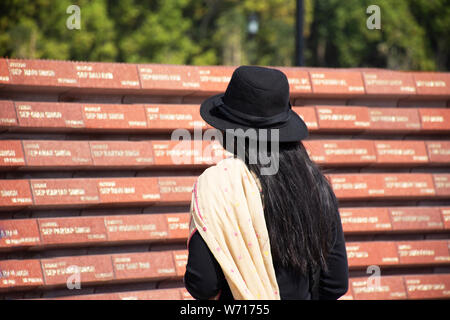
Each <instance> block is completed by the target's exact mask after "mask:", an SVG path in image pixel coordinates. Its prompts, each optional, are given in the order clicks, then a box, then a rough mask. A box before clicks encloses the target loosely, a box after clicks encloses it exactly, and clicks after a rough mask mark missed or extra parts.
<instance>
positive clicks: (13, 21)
mask: <svg viewBox="0 0 450 320" xmlns="http://www.w3.org/2000/svg"><path fill="white" fill-rule="evenodd" d="M71 4H72V1H70V0H57V1H55V0H34V1H29V0H28V1H27V0H4V1H2V2H1V3H0V12H2V15H1V17H0V55H2V56H9V57H12V58H44V59H61V60H68V59H74V60H93V61H115V60H116V57H117V49H116V46H115V45H114V39H115V33H114V23H113V21H112V20H111V19H110V18H109V17H108V13H107V6H106V1H105V0H95V1H89V0H79V1H77V5H78V6H79V7H80V8H81V30H69V29H68V28H67V27H66V20H67V18H68V17H69V16H70V15H69V14H67V13H66V9H67V7H68V6H70V5H71ZM4 13H6V15H5V14H4Z"/></svg>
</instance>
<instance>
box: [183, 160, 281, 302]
mask: <svg viewBox="0 0 450 320" xmlns="http://www.w3.org/2000/svg"><path fill="white" fill-rule="evenodd" d="M190 213H191V222H190V235H192V234H193V233H194V232H195V231H196V230H198V232H199V233H200V235H201V236H202V238H203V239H204V241H205V242H206V244H207V245H208V247H209V249H210V250H211V252H212V253H213V254H214V257H215V258H216V260H217V261H218V263H219V264H220V266H221V267H222V270H223V272H224V274H225V278H226V280H227V282H228V284H229V286H230V289H231V292H232V294H233V297H234V298H235V299H237V300H254V299H266V300H276V299H280V295H279V289H278V284H277V281H276V276H275V271H274V267H273V262H272V255H271V252H270V242H269V237H268V232H267V227H266V222H265V219H264V211H263V205H262V201H261V196H260V193H259V188H258V184H257V181H256V180H255V178H254V176H253V175H252V174H251V172H250V171H249V170H248V168H247V166H246V165H245V163H244V162H243V161H242V160H240V159H237V158H227V159H224V160H222V161H220V162H219V163H218V164H217V165H215V166H213V167H210V168H208V169H206V170H205V171H204V172H203V174H201V175H200V177H199V178H198V179H197V182H196V183H195V184H194V187H193V192H192V201H191V209H190Z"/></svg>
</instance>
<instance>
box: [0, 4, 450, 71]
mask: <svg viewBox="0 0 450 320" xmlns="http://www.w3.org/2000/svg"><path fill="white" fill-rule="evenodd" d="M449 2H450V0H433V1H429V0H396V1H388V0H346V1H339V0H304V8H305V13H304V37H305V52H304V57H305V61H306V65H309V66H324V67H381V68H392V69H408V70H449V67H450V62H449V47H450V43H449V42H450V40H449V39H450V38H449V37H448V34H449V33H450V3H449ZM71 4H76V5H78V6H79V7H80V8H81V30H69V29H68V28H67V27H66V20H67V18H68V17H69V14H67V13H66V9H67V7H68V6H69V5H71ZM372 4H376V5H379V6H380V8H381V30H376V29H375V30H369V29H368V28H367V27H366V20H367V18H368V17H369V15H368V14H366V8H367V7H368V6H369V5H372ZM295 5H296V0H265V1H260V0H191V1H189V0H151V1H147V0H121V1H117V0H2V1H0V56H9V57H22V58H48V59H63V60H70V59H72V60H92V61H125V62H139V63H141V62H150V63H176V64H178V63H179V64H194V65H210V64H225V65H238V64H259V65H279V66H289V65H293V63H294V61H295V60H294V53H295ZM250 16H256V17H257V18H258V23H259V28H258V31H257V32H256V33H255V34H252V35H251V34H249V32H248V23H249V17H250Z"/></svg>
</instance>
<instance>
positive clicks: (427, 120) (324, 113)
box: [0, 84, 450, 134]
mask: <svg viewBox="0 0 450 320" xmlns="http://www.w3.org/2000/svg"><path fill="white" fill-rule="evenodd" d="M449 85H450V84H449ZM293 110H294V111H295V112H297V114H299V115H300V116H301V117H302V118H303V119H304V121H305V123H306V125H307V127H308V130H309V131H310V132H311V133H322V132H325V133H326V132H354V133H371V134H377V133H405V134H417V133H425V134H432V133H435V134H436V133H443V132H447V133H448V132H450V129H449V127H448V123H449V122H450V110H449V109H446V108H373V107H364V106H338V105H335V106H333V105H329V106H305V107H293ZM196 127H197V128H202V129H207V128H211V126H209V125H208V124H206V122H204V121H203V120H202V119H201V117H200V114H199V105H192V104H190V105H181V104H174V105H167V104H152V105H144V104H128V105H125V104H92V103H91V104H83V103H67V102H64V103H55V102H32V101H10V100H0V128H2V129H4V130H9V131H24V130H33V129H34V130H39V131H41V132H45V131H71V132H83V131H99V132H114V131H119V132H141V133H146V132H161V131H173V130H175V129H178V128H183V129H188V130H193V129H194V128H196Z"/></svg>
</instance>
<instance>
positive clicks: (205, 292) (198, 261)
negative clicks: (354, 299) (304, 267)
mask: <svg viewBox="0 0 450 320" xmlns="http://www.w3.org/2000/svg"><path fill="white" fill-rule="evenodd" d="M334 235H335V237H334V238H335V241H334V245H333V247H332V249H331V251H330V253H329V255H328V257H327V264H328V268H329V270H328V272H323V271H322V272H321V274H320V280H319V297H318V298H319V299H323V300H325V299H338V298H339V297H340V296H342V295H344V294H345V293H346V292H347V289H348V263H347V253H346V250H345V241H344V233H343V231H342V224H341V221H340V219H339V218H338V224H337V228H336V230H335V234H334ZM188 249H189V256H188V262H187V265H186V273H185V275H184V283H185V286H186V289H187V290H188V291H189V293H190V294H191V295H192V296H193V297H194V298H196V299H203V300H205V299H210V298H212V297H215V296H216V295H217V294H219V292H220V297H219V300H231V299H233V296H232V294H231V291H230V288H229V286H228V283H227V281H226V279H225V276H224V274H223V271H222V269H221V267H220V265H219V263H218V262H217V260H216V259H215V258H214V255H213V254H212V253H211V251H210V250H209V248H208V246H207V244H206V243H205V241H204V240H203V238H202V237H201V235H200V234H199V233H198V232H195V233H194V234H193V235H192V237H191V239H190V241H189V248H188ZM274 268H275V274H276V277H277V283H278V287H279V290H280V296H281V299H282V300H286V299H287V300H297V299H306V300H309V299H311V293H310V292H309V277H308V276H301V277H298V276H294V275H293V273H292V272H289V270H286V269H283V268H281V267H279V266H278V265H277V264H276V263H274Z"/></svg>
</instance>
